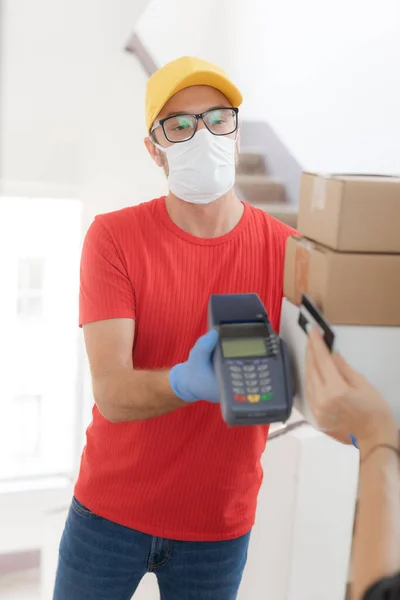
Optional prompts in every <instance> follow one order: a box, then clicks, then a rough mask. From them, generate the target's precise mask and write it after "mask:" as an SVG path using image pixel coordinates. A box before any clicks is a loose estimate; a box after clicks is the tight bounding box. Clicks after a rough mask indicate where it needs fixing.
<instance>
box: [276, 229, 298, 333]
mask: <svg viewBox="0 0 400 600" xmlns="http://www.w3.org/2000/svg"><path fill="white" fill-rule="evenodd" d="M271 227H273V231H274V238H273V239H274V243H273V246H274V251H275V256H274V261H273V262H274V265H275V269H276V270H275V282H274V283H275V286H274V302H273V309H272V310H273V312H272V313H271V314H274V315H275V319H276V323H273V325H274V327H275V329H276V331H278V332H279V329H280V322H281V310H282V298H283V280H284V270H285V255H286V242H287V239H288V237H290V236H292V235H296V230H295V229H293V228H292V227H289V225H286V224H285V223H282V222H281V221H278V220H277V219H271Z"/></svg>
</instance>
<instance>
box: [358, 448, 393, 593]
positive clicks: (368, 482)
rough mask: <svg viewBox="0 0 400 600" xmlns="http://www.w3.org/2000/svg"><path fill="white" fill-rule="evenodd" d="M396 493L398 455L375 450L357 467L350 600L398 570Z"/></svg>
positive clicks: (381, 449) (383, 449)
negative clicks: (356, 500) (355, 518)
mask: <svg viewBox="0 0 400 600" xmlns="http://www.w3.org/2000/svg"><path fill="white" fill-rule="evenodd" d="M396 441H397V440H395V441H394V442H393V445H396ZM399 494H400V485H399V459H398V456H397V455H396V453H395V452H393V451H392V450H389V449H385V448H380V449H377V450H375V452H374V453H373V454H371V455H370V456H369V457H367V458H366V461H365V463H363V462H361V466H360V493H359V508H358V515H357V522H356V532H355V539H354V583H353V600H360V599H361V598H362V597H363V594H364V593H365V591H366V590H367V589H368V587H370V586H371V585H372V584H373V583H375V582H376V581H378V580H379V579H381V578H383V577H387V576H388V575H392V574H394V573H395V572H397V571H398V570H399V568H400V506H399Z"/></svg>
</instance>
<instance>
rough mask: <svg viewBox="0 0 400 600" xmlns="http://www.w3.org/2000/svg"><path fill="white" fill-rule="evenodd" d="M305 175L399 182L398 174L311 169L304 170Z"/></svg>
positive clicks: (350, 179)
mask: <svg viewBox="0 0 400 600" xmlns="http://www.w3.org/2000/svg"><path fill="white" fill-rule="evenodd" d="M304 174H305V175H312V176H314V177H321V178H322V179H339V180H340V181H353V180H358V179H362V180H363V181H385V180H387V181H388V180H390V181H393V182H399V183H400V175H383V174H379V173H323V172H321V173H318V172H312V171H304Z"/></svg>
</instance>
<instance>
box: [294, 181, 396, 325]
mask: <svg viewBox="0 0 400 600" xmlns="http://www.w3.org/2000/svg"><path fill="white" fill-rule="evenodd" d="M298 231H299V232H300V234H301V235H299V236H297V237H291V238H289V240H288V244H287V251H286V265H285V290H284V291H285V296H286V297H287V298H288V300H290V301H291V302H293V303H295V304H299V303H300V300H301V295H302V294H303V293H306V294H308V295H309V296H310V298H311V299H312V300H314V302H316V303H317V304H318V305H319V306H320V308H321V309H322V310H323V312H324V314H325V315H326V317H327V319H328V320H329V321H330V322H331V323H333V324H340V325H392V326H400V177H385V176H365V175H316V174H312V173H305V174H304V175H303V178H302V184H301V191H300V202H299V221H298Z"/></svg>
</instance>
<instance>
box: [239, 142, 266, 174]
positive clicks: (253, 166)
mask: <svg viewBox="0 0 400 600" xmlns="http://www.w3.org/2000/svg"><path fill="white" fill-rule="evenodd" d="M236 172H237V174H238V175H265V174H266V173H267V167H266V164H265V159H264V156H263V154H262V153H261V152H260V151H259V150H257V149H256V148H255V149H251V148H246V149H244V150H242V151H241V152H240V154H239V164H238V166H237V171H236Z"/></svg>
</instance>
